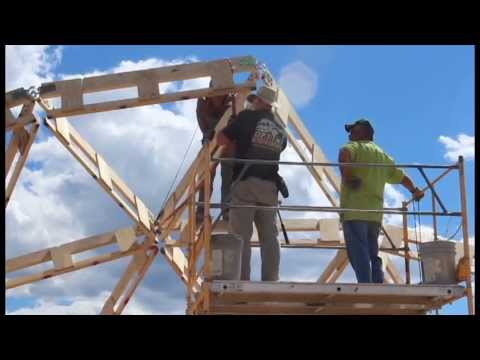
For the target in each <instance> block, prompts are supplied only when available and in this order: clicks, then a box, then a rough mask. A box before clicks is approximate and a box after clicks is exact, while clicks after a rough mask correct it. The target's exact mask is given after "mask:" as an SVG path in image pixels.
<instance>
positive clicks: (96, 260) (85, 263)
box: [6, 246, 143, 289]
mask: <svg viewBox="0 0 480 360" xmlns="http://www.w3.org/2000/svg"><path fill="white" fill-rule="evenodd" d="M140 250H143V248H142V247H140V246H133V247H132V248H131V249H130V250H128V251H125V252H122V251H117V252H113V253H110V254H106V255H99V256H95V257H93V258H90V259H87V260H82V261H78V262H76V263H75V264H74V265H73V266H71V267H68V268H64V269H59V270H57V269H51V270H47V271H43V272H41V273H37V274H33V275H27V276H22V277H19V278H16V279H11V280H7V283H6V289H12V288H15V287H18V286H22V285H25V284H30V283H33V282H37V281H40V280H44V279H48V278H51V277H54V276H58V275H62V274H66V273H69V272H73V271H77V270H80V269H84V268H87V267H90V266H95V265H98V264H103V263H105V262H109V261H113V260H117V259H120V258H122V257H125V256H130V255H132V254H134V253H135V252H136V251H140Z"/></svg>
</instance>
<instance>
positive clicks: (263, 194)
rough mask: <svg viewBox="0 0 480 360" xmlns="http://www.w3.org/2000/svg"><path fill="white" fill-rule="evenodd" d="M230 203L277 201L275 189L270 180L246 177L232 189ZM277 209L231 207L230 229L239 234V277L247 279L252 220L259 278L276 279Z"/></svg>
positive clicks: (278, 261)
mask: <svg viewBox="0 0 480 360" xmlns="http://www.w3.org/2000/svg"><path fill="white" fill-rule="evenodd" d="M232 190H233V191H232V201H231V204H232V205H263V206H277V205H278V190H277V186H276V185H275V183H274V182H273V181H268V180H262V179H259V178H255V177H249V178H247V179H245V180H243V181H240V182H238V183H237V184H236V186H235V187H234V188H233V189H232ZM275 219H276V210H262V209H251V208H243V209H241V208H231V209H230V220H229V226H230V232H231V233H232V234H236V235H239V236H240V237H241V238H242V242H243V244H242V248H243V251H242V254H241V256H242V272H241V280H250V258H251V253H252V252H251V248H250V239H251V237H252V233H253V222H255V225H256V227H257V231H258V237H259V242H260V254H261V259H262V281H278V274H279V267H280V244H279V242H278V239H277V235H278V230H277V225H276V220H275Z"/></svg>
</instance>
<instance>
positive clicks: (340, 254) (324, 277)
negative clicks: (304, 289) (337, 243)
mask: <svg viewBox="0 0 480 360" xmlns="http://www.w3.org/2000/svg"><path fill="white" fill-rule="evenodd" d="M345 259H348V256H347V251H346V250H338V251H337V253H336V254H335V257H334V258H333V259H332V260H331V261H330V263H329V264H328V265H327V267H326V268H325V270H324V271H323V273H322V274H321V275H320V277H319V278H318V280H317V283H326V282H327V281H328V279H329V278H330V277H331V275H332V273H333V272H334V271H335V269H336V268H338V267H341V265H342V264H343V263H344V261H345Z"/></svg>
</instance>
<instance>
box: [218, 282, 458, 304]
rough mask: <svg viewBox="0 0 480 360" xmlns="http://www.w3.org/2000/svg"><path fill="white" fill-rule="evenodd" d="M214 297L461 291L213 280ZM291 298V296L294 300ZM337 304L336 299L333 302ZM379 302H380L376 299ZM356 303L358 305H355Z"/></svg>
mask: <svg viewBox="0 0 480 360" xmlns="http://www.w3.org/2000/svg"><path fill="white" fill-rule="evenodd" d="M211 290H212V292H214V293H218V294H221V296H223V297H224V298H225V299H226V297H227V296H230V295H232V297H234V296H235V294H246V295H248V294H252V295H258V296H262V295H265V296H266V297H268V296H271V295H272V294H273V295H276V296H277V301H282V300H281V299H283V298H285V299H289V298H290V297H291V296H292V295H295V294H296V295H309V294H310V295H334V296H336V297H340V296H354V297H360V296H379V297H381V296H385V297H388V296H397V297H405V298H408V297H425V298H435V297H447V298H450V297H452V296H453V297H462V296H463V295H464V293H465V288H464V287H463V286H460V285H405V284H401V285H397V284H395V285H394V284H320V283H318V282H272V281H227V280H216V281H213V282H212V284H211ZM296 295H295V296H296ZM331 299H334V298H333V297H332V298H331ZM336 300H338V299H336ZM378 301H379V302H383V301H384V299H381V298H379V299H378ZM359 302H360V301H359Z"/></svg>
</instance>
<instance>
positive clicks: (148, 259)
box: [115, 248, 158, 315]
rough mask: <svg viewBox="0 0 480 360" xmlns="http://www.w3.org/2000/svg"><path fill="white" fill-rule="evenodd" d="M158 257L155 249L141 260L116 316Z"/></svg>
mask: <svg viewBox="0 0 480 360" xmlns="http://www.w3.org/2000/svg"><path fill="white" fill-rule="evenodd" d="M157 255H158V248H155V249H154V251H151V252H150V253H149V254H148V255H146V256H145V257H144V258H143V259H142V260H143V261H142V263H141V265H140V266H139V267H138V270H137V273H136V274H135V277H134V278H133V280H132V281H131V282H130V284H129V285H130V286H129V287H128V288H127V291H126V293H125V294H124V295H123V297H122V299H121V302H120V304H119V306H118V308H117V310H116V311H115V313H116V314H117V315H120V314H121V313H122V311H123V310H124V309H125V307H126V306H127V304H128V302H129V301H130V299H131V298H132V296H133V293H134V292H135V290H136V289H137V288H138V286H139V284H140V282H141V281H142V280H143V278H144V277H145V274H146V273H147V270H148V269H149V268H150V266H151V265H152V263H153V260H155V258H156V256H157Z"/></svg>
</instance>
